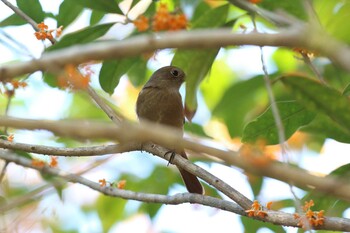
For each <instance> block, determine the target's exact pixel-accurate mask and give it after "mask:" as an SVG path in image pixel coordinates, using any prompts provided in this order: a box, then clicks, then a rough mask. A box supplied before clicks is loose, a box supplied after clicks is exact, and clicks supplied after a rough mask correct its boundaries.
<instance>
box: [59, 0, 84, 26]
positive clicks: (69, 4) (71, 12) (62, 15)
mask: <svg viewBox="0 0 350 233" xmlns="http://www.w3.org/2000/svg"><path fill="white" fill-rule="evenodd" d="M83 9H84V8H83V7H82V6H80V5H78V4H75V0H64V1H63V2H62V3H61V5H60V8H59V13H58V15H57V26H58V27H59V26H61V25H62V26H63V27H67V26H68V25H69V24H71V23H72V22H73V21H74V20H75V19H76V18H77V17H78V16H79V14H80V13H81V12H82V11H83Z"/></svg>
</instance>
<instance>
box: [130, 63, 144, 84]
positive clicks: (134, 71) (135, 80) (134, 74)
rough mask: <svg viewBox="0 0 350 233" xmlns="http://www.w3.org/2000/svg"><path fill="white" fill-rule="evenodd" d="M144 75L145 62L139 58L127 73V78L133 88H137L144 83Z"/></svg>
mask: <svg viewBox="0 0 350 233" xmlns="http://www.w3.org/2000/svg"><path fill="white" fill-rule="evenodd" d="M146 74H147V60H145V59H143V58H140V59H138V60H137V61H135V62H134V65H133V66H132V67H131V68H130V70H129V71H128V78H129V80H130V82H131V83H132V84H133V85H134V86H136V87H139V86H141V85H142V84H144V83H145V82H146Z"/></svg>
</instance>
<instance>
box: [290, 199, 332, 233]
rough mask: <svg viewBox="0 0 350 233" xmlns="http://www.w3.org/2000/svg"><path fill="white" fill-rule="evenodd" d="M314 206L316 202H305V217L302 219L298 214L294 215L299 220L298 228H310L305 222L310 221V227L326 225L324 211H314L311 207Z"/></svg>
mask: <svg viewBox="0 0 350 233" xmlns="http://www.w3.org/2000/svg"><path fill="white" fill-rule="evenodd" d="M312 206H314V201H313V200H310V201H309V202H307V201H305V204H304V206H303V211H304V212H305V215H304V216H303V217H301V216H300V215H299V214H298V213H295V214H294V218H295V219H298V220H299V222H298V226H301V227H302V228H304V229H307V228H308V225H307V224H305V221H308V223H309V224H310V226H315V227H317V226H321V225H323V224H324V219H325V217H324V210H321V211H312V210H311V207H312Z"/></svg>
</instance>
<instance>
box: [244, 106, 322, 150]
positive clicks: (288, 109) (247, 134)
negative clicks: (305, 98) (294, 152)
mask: <svg viewBox="0 0 350 233" xmlns="http://www.w3.org/2000/svg"><path fill="white" fill-rule="evenodd" d="M277 107H278V110H279V115H280V117H281V120H282V123H283V127H284V133H285V138H286V139H288V138H289V137H290V136H292V134H293V133H294V132H295V131H296V130H297V129H299V128H300V127H301V126H303V125H307V124H309V123H310V122H311V121H312V119H314V117H315V115H316V114H315V113H313V112H310V111H307V110H306V109H305V107H303V106H302V105H300V104H298V103H297V102H295V101H288V102H279V103H277ZM258 139H264V140H265V141H266V143H267V144H269V145H271V144H278V143H279V138H278V129H277V127H276V123H275V118H274V116H273V114H272V110H271V107H269V108H268V109H267V110H266V111H265V112H264V113H263V114H262V115H260V116H259V117H258V118H256V120H254V121H251V122H250V123H248V124H247V125H246V127H245V128H244V131H243V137H242V141H243V142H245V143H246V142H255V141H257V140H258Z"/></svg>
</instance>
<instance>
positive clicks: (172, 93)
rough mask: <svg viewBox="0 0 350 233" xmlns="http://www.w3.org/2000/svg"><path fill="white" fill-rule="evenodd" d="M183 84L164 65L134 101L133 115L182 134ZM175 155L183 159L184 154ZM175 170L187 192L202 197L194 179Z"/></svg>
mask: <svg viewBox="0 0 350 233" xmlns="http://www.w3.org/2000/svg"><path fill="white" fill-rule="evenodd" d="M184 81H185V73H184V72H183V71H182V70H181V69H180V68H177V67H174V66H166V67H163V68H160V69H159V70H157V71H156V72H154V74H153V75H152V76H151V78H150V79H149V80H148V82H147V83H146V84H145V86H144V87H143V88H142V90H141V92H140V94H139V96H138V98H137V103H136V113H137V116H138V117H139V119H140V120H142V119H146V120H149V121H153V122H156V123H160V124H164V125H168V126H172V127H175V128H177V129H181V130H182V131H183V125H184V108H183V104H182V98H181V95H180V92H179V89H180V86H181V84H182V83H183V82H184ZM174 143H175V142H174ZM170 149H171V148H170ZM175 152H177V153H179V154H180V155H181V156H182V157H184V158H186V159H187V155H186V153H185V151H175ZM178 169H179V171H180V173H181V176H182V179H183V180H184V183H185V185H186V187H187V190H188V191H189V192H190V193H199V194H203V187H202V185H201V184H200V182H199V181H198V179H197V177H196V176H195V175H192V174H191V173H189V172H187V171H185V170H183V169H181V168H179V167H178Z"/></svg>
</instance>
